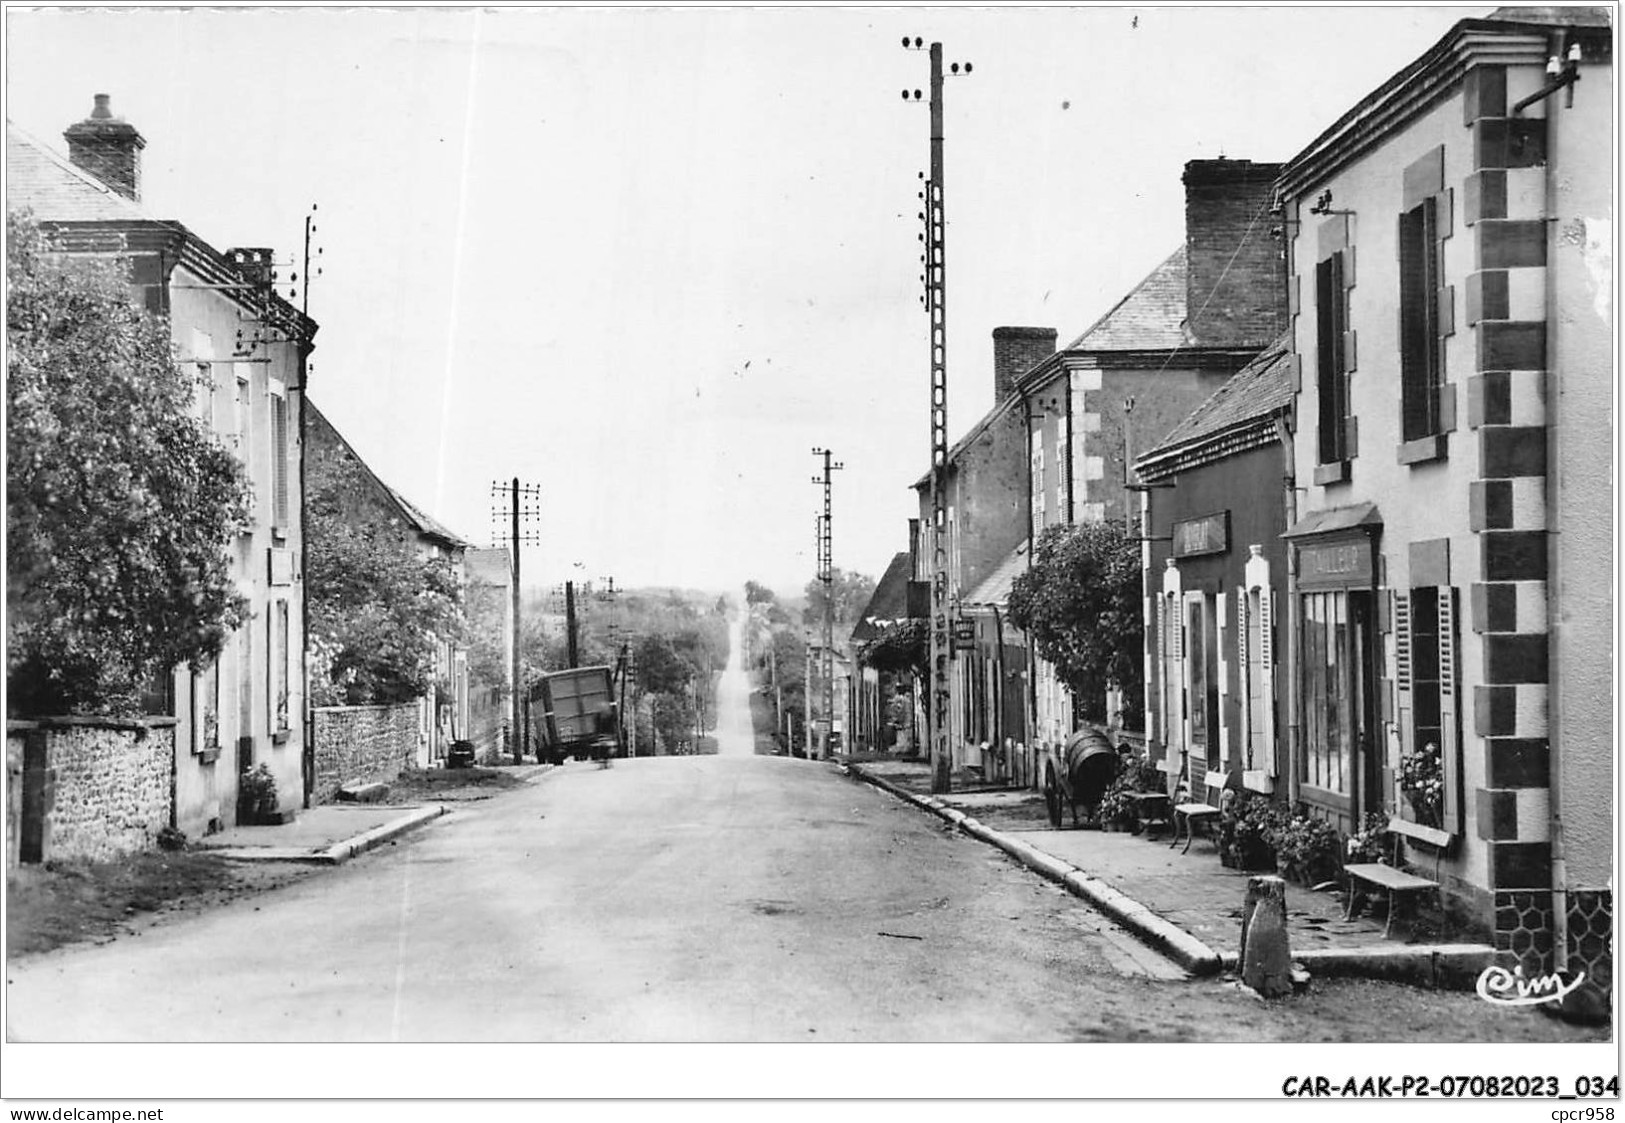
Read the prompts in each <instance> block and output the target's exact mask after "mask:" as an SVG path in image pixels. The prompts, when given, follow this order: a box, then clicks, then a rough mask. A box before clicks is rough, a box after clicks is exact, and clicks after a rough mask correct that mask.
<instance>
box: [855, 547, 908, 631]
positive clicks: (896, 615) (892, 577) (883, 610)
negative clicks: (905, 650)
mask: <svg viewBox="0 0 1625 1123" xmlns="http://www.w3.org/2000/svg"><path fill="white" fill-rule="evenodd" d="M913 569H914V562H913V559H912V558H911V557H909V555H908V552H907V551H904V552H903V553H901V554H895V555H893V557H892V560H891V564H890V565H888V566H887V567H886V572H885V573H883V574H881V576H880V581H879V582H878V583H877V584H876V585H875V591H874V593H872V594H871V595H870V597H869V603H868V604H867V605H865V606H864V608H863V612H862V613H861V614H859V617H858V622H857V625H856V626H854V627H853V629H852V642H853V643H867V642H868V641H869V640H872V639H874V638H875V637H876V636H878V635H879V634H880V627H879V625H881V624H889V623H891V622H893V621H895V620H901V619H903V618H904V617H906V616H907V615H908V581H909V575H910V574H911V573H912V572H913Z"/></svg>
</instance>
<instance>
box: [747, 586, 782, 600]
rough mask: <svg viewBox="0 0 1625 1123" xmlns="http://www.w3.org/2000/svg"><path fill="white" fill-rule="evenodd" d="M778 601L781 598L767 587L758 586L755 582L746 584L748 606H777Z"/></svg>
mask: <svg viewBox="0 0 1625 1123" xmlns="http://www.w3.org/2000/svg"><path fill="white" fill-rule="evenodd" d="M778 601H779V598H778V597H777V596H776V595H775V594H774V592H773V590H772V589H769V588H768V587H767V586H766V585H758V584H757V583H756V582H754V581H746V582H745V603H746V604H777V603H778Z"/></svg>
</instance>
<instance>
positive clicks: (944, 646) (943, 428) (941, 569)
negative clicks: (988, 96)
mask: <svg viewBox="0 0 1625 1123" xmlns="http://www.w3.org/2000/svg"><path fill="white" fill-rule="evenodd" d="M924 45H925V43H924V41H923V40H922V39H919V38H917V37H916V38H914V39H909V38H908V37H906V36H905V37H904V39H903V47H904V48H905V49H906V50H919V49H921V48H922V47H923V46H924ZM930 51H931V98H930V107H931V177H930V179H928V180H926V184H925V190H924V191H922V192H921V193H920V198H921V201H922V202H923V203H924V204H925V206H924V209H923V210H922V211H921V212H920V220H921V221H922V222H924V223H925V230H924V231H923V232H922V233H921V235H920V240H921V241H923V242H924V243H925V255H924V258H923V260H924V263H925V274H924V277H923V278H922V279H923V281H924V283H925V292H924V294H923V295H922V296H921V301H922V303H924V305H925V311H926V315H927V316H928V317H929V318H930V321H931V704H930V705H929V706H928V707H927V708H926V736H927V738H928V739H929V740H930V742H931V790H932V791H933V792H945V791H947V790H948V788H949V786H950V781H951V779H952V775H953V758H952V756H951V755H950V749H949V744H948V722H949V711H950V708H951V698H950V695H949V675H950V673H951V672H950V667H949V662H950V660H951V659H952V658H953V644H952V636H951V635H950V632H949V619H948V612H949V605H948V506H947V505H948V266H947V219H946V217H945V215H946V212H945V210H944V207H943V157H942V80H943V73H942V44H941V43H932V44H931V47H930ZM949 69H950V72H951V73H952V75H953V76H954V77H959V76H960V75H968V74H970V72H971V64H970V63H968V62H967V63H964V64H960V63H957V62H956V63H954V64H953V65H952V66H951V67H950V68H949ZM903 100H904V101H915V102H918V101H919V100H920V91H919V90H914V91H912V92H911V91H909V90H904V91H903ZM921 178H922V179H924V178H925V176H924V174H923V173H922V174H921Z"/></svg>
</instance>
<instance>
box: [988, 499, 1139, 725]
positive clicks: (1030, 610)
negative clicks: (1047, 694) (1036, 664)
mask: <svg viewBox="0 0 1625 1123" xmlns="http://www.w3.org/2000/svg"><path fill="white" fill-rule="evenodd" d="M1140 586H1141V578H1140V551H1139V546H1138V544H1137V543H1136V542H1135V541H1134V540H1133V539H1132V538H1128V537H1126V536H1125V535H1124V533H1123V530H1122V528H1121V527H1119V526H1117V525H1116V524H1115V523H1085V524H1082V525H1078V526H1058V527H1050V528H1049V529H1047V530H1045V531H1044V532H1043V534H1041V535H1040V536H1039V538H1038V545H1037V548H1036V549H1035V550H1034V552H1033V564H1032V567H1031V568H1030V569H1028V570H1027V571H1026V572H1025V573H1023V574H1021V575H1020V576H1018V577H1017V578H1016V580H1015V583H1014V585H1013V587H1012V588H1011V590H1010V619H1011V621H1012V622H1013V623H1014V624H1015V625H1016V626H1017V627H1018V628H1021V629H1022V630H1024V631H1026V632H1027V633H1028V634H1029V635H1031V636H1032V638H1033V644H1034V646H1035V647H1036V648H1037V649H1038V653H1039V654H1040V655H1042V656H1043V657H1044V658H1045V659H1046V660H1048V661H1049V662H1051V663H1053V664H1054V665H1055V668H1056V671H1057V673H1058V674H1059V675H1060V676H1061V680H1062V681H1063V682H1064V683H1065V684H1066V686H1067V688H1068V689H1069V690H1070V691H1071V692H1072V697H1073V699H1074V700H1075V701H1076V702H1077V704H1078V706H1079V708H1080V710H1081V712H1082V713H1083V716H1084V717H1086V718H1089V719H1090V720H1094V721H1100V720H1104V719H1105V717H1106V716H1107V715H1106V712H1105V711H1106V701H1105V691H1106V689H1107V687H1109V686H1113V685H1115V686H1117V687H1118V688H1120V689H1121V690H1122V691H1123V692H1124V696H1125V697H1124V701H1125V704H1126V706H1127V713H1125V714H1124V717H1125V719H1127V720H1130V721H1132V720H1133V718H1134V715H1136V714H1139V713H1140V712H1141V709H1142V707H1141V702H1140V700H1141V697H1142V695H1143V692H1144V682H1143V676H1144V670H1143V663H1142V657H1143V656H1142V652H1143V648H1144V643H1145V635H1144V631H1145V630H1144V626H1143V622H1142V620H1141V615H1140Z"/></svg>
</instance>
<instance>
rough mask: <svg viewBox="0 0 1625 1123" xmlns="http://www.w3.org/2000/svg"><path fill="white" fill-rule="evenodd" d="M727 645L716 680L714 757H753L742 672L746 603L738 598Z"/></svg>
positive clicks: (747, 687) (747, 688)
mask: <svg viewBox="0 0 1625 1123" xmlns="http://www.w3.org/2000/svg"><path fill="white" fill-rule="evenodd" d="M739 603H740V605H741V606H745V607H741V608H740V610H739V615H738V616H737V617H735V618H734V626H733V635H732V636H731V638H730V641H729V644H728V666H727V669H726V670H724V671H723V672H722V676H721V677H720V678H719V679H718V680H717V729H716V734H717V755H718V756H753V755H755V753H756V734H755V731H754V730H753V729H752V728H751V721H750V676H749V675H748V674H747V673H746V671H745V620H746V617H747V611H746V607H748V602H747V601H746V600H745V599H744V596H743V594H741V595H740V600H739Z"/></svg>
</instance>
